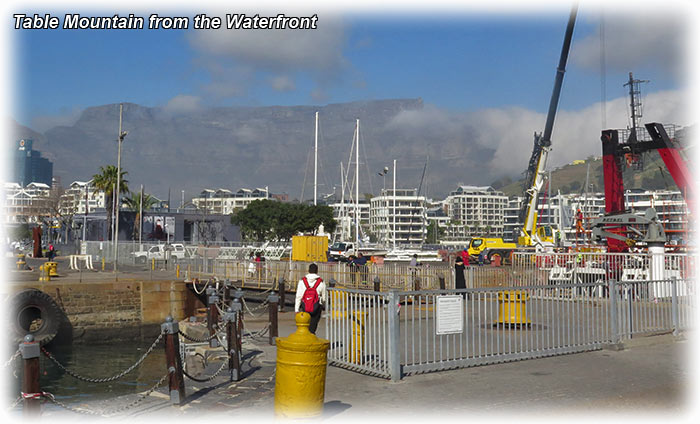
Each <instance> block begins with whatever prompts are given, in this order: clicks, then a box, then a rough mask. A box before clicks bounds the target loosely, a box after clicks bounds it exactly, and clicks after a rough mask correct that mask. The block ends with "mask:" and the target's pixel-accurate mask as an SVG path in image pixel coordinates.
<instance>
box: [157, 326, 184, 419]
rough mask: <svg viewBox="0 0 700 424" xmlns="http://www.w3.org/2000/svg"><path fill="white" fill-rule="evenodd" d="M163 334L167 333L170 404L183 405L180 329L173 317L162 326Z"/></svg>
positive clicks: (166, 351) (166, 346) (166, 355)
mask: <svg viewBox="0 0 700 424" xmlns="http://www.w3.org/2000/svg"><path fill="white" fill-rule="evenodd" d="M160 329H161V332H163V333H165V360H166V363H167V367H168V373H169V374H170V376H169V378H168V381H169V384H168V390H169V393H170V403H171V404H172V405H182V404H183V402H184V401H185V379H184V377H183V375H182V360H181V359H180V339H179V337H178V333H179V330H180V329H179V327H178V325H177V322H175V321H173V317H171V316H168V317H167V318H166V319H165V323H163V324H161V325H160Z"/></svg>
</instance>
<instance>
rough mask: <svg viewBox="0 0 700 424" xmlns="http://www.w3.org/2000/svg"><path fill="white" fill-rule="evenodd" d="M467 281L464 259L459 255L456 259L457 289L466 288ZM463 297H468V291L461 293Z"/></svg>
mask: <svg viewBox="0 0 700 424" xmlns="http://www.w3.org/2000/svg"><path fill="white" fill-rule="evenodd" d="M466 288H467V283H466V281H465V280H464V261H463V260H462V257H461V256H457V259H455V289H457V290H460V289H466ZM461 294H462V297H465V298H466V292H465V293H461Z"/></svg>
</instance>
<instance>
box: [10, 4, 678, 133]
mask: <svg viewBox="0 0 700 424" xmlns="http://www.w3.org/2000/svg"><path fill="white" fill-rule="evenodd" d="M33 10H39V9H36V8H34V9H22V8H21V7H18V6H17V5H15V7H14V8H13V9H12V11H13V12H17V11H26V12H31V11H33ZM229 11H231V10H230V9H229ZM233 11H234V12H236V10H233ZM679 11H682V8H680V9H679ZM65 12H72V13H82V14H83V15H88V16H99V15H112V14H113V13H115V11H114V10H108V9H104V10H103V11H101V12H95V11H91V10H88V9H85V10H81V9H79V8H78V9H72V10H70V11H68V10H57V11H55V12H54V15H55V16H59V17H61V18H62V17H63V13H65ZM197 12H200V10H193V9H192V10H190V13H189V14H190V16H192V15H193V14H194V13H197ZM348 12H351V11H348ZM568 12H569V11H568V6H567V7H557V8H553V7H552V8H550V9H549V10H547V8H545V10H544V11H542V12H541V13H537V12H535V13H525V12H516V13H514V14H509V15H507V14H505V13H504V12H500V13H499V12H496V13H490V14H486V13H484V12H480V11H478V10H477V11H473V10H460V9H456V10H455V12H454V13H451V14H450V15H451V17H449V18H448V17H446V15H445V14H444V13H441V14H435V13H430V11H425V12H423V13H420V14H411V15H402V16H398V15H397V14H392V13H391V9H389V12H387V13H381V14H380V13H372V12H371V11H370V12H369V13H363V14H360V13H345V11H343V10H342V9H341V10H334V11H332V12H329V13H324V12H319V25H320V29H319V30H317V31H315V32H313V33H311V34H310V36H299V37H297V34H290V37H286V36H281V37H279V36H278V35H277V34H271V32H270V31H267V32H265V31H260V32H258V33H256V32H255V31H247V32H245V33H243V32H241V31H240V30H239V31H238V32H236V31H233V30H229V31H203V30H192V29H190V30H171V31H164V30H149V29H143V30H132V31H127V30H73V31H68V30H12V31H11V32H12V40H13V43H14V53H13V56H14V57H13V59H14V60H12V61H11V63H14V64H15V65H16V66H15V68H14V72H15V75H16V82H17V85H16V96H15V101H14V102H13V103H12V106H11V114H12V117H13V118H14V119H16V120H17V121H18V122H20V123H21V124H23V125H28V126H31V127H32V128H35V129H37V130H40V131H41V130H45V129H47V128H46V127H48V126H51V125H54V124H59V123H64V122H65V123H70V121H71V120H74V119H75V118H76V117H77V115H78V114H79V112H80V110H82V109H84V108H86V107H90V106H96V105H102V104H108V103H118V102H134V103H138V104H141V105H146V106H154V107H156V106H167V105H171V106H175V107H207V106H221V105H310V104H327V103H337V102H346V101H355V100H365V99H383V98H413V97H422V98H423V99H424V101H425V102H426V103H427V104H431V105H434V106H436V107H437V108H440V109H441V110H445V111H449V112H459V111H474V110H480V109H489V108H506V107H512V106H517V107H522V108H525V109H528V110H531V111H534V112H538V113H545V112H546V110H547V106H548V103H549V97H550V95H551V89H552V82H553V80H554V74H555V68H556V64H557V61H558V58H559V52H560V49H561V44H562V40H563V34H564V29H565V26H566V22H567V18H568ZM126 13H128V12H121V14H122V15H124V14H126ZM648 13H652V12H648ZM665 13H668V11H666V12H665ZM138 14H139V15H141V16H146V15H147V14H148V12H146V13H138ZM209 14H210V15H218V16H223V14H224V13H216V12H211V13H209ZM290 14H293V13H290ZM161 15H164V16H167V14H166V13H163V12H161ZM170 15H171V16H174V15H176V13H174V12H172V13H170ZM338 15H340V16H338ZM599 16H600V14H599V11H598V10H597V9H596V8H593V7H587V5H586V4H585V2H584V3H583V4H582V5H581V6H580V9H579V19H578V21H577V23H576V30H575V33H574V41H573V48H572V55H571V57H570V62H569V65H568V67H567V74H566V78H565V83H564V84H565V89H564V90H563V92H562V99H561V104H560V107H561V108H562V109H563V110H567V109H568V110H572V111H573V110H579V109H582V108H586V107H589V106H591V105H593V104H595V103H596V102H599V101H600V100H601V72H600V66H599V63H598V61H599V58H600V55H599V51H592V50H596V49H597V47H596V46H597V45H599V38H598V37H599V35H598V34H599V28H600V27H599V22H600V21H599ZM644 16H647V17H648V16H649V14H646V15H645V14H644V13H642V14H641V15H640V16H638V17H637V18H635V19H634V20H633V22H637V23H639V26H638V27H637V28H635V27H634V25H631V24H628V25H627V26H625V25H621V24H620V21H619V19H618V18H619V16H617V17H615V15H614V11H612V12H611V14H610V15H609V16H608V18H607V19H608V20H607V21H606V22H607V26H606V55H607V56H606V57H607V61H608V65H609V66H608V67H607V68H606V72H605V78H606V81H607V85H606V94H607V96H606V97H607V99H610V100H612V99H615V98H619V97H621V96H624V88H623V87H622V84H623V83H624V81H625V80H626V78H627V72H628V71H634V72H635V75H636V76H638V77H639V78H643V79H648V80H651V81H652V82H651V83H650V84H647V85H646V86H645V87H644V89H645V91H646V93H647V94H650V93H654V92H662V91H667V90H683V89H684V87H685V79H684V77H683V73H684V72H685V71H684V69H685V68H684V67H685V66H687V65H684V64H683V63H681V62H682V60H681V58H680V57H678V56H682V55H681V54H675V55H674V53H673V52H671V53H669V52H668V51H667V50H669V49H671V50H672V49H676V50H678V45H677V44H678V43H676V45H674V44H673V43H674V42H675V41H676V40H678V39H680V40H683V39H684V37H685V36H684V35H677V34H675V33H674V34H673V36H669V34H668V31H669V29H668V28H660V29H659V28H653V26H649V25H648V20H647V21H645V19H644ZM426 17H427V18H426ZM6 19H7V21H8V24H9V25H8V26H10V27H11V26H12V25H13V24H14V19H13V18H12V14H11V13H9V14H8V16H7V17H6ZM668 19H669V20H671V21H673V23H674V25H673V26H674V27H677V26H678V24H677V22H676V21H677V20H680V21H683V19H682V18H681V17H680V15H679V14H678V13H670V15H669V17H668ZM642 23H644V24H642ZM620 26H622V27H623V28H620ZM660 26H661V27H665V25H660ZM680 26H681V27H683V25H682V22H681V25H680ZM625 28H627V31H628V32H629V33H626V32H625V31H626V30H625ZM630 28H631V29H630ZM273 32H274V31H273ZM640 32H641V33H646V35H645V36H644V37H641V38H642V41H643V42H645V43H646V45H647V46H649V44H652V45H653V47H654V49H661V51H663V52H664V53H663V54H662V55H661V56H659V54H658V53H656V54H655V53H654V52H653V51H645V47H644V45H641V46H640V45H635V44H634V42H633V40H635V39H640V36H639V35H638V33H640ZM649 32H652V33H655V34H656V38H654V37H653V36H650V35H649V34H648V33H649ZM280 33H281V32H280ZM652 35H653V34H652ZM258 38H260V40H261V41H259V40H258ZM649 40H651V42H650V41H649ZM642 41H640V43H641V42H642ZM257 42H260V43H261V45H262V46H268V47H269V48H267V49H264V48H263V49H262V50H266V51H267V54H266V53H265V52H262V53H260V52H255V51H253V49H251V48H249V46H250V45H252V44H255V43H257ZM227 43H229V44H227ZM654 43H656V44H654ZM586 46H587V47H586ZM630 46H631V48H629V49H627V47H630ZM624 50H630V51H624ZM649 50H652V49H649ZM657 51H658V50H657ZM285 55H288V56H285ZM668 55H670V56H672V57H671V59H670V60H668V59H667V58H666V56H668ZM620 56H624V57H629V58H630V60H629V61H628V62H627V63H625V61H624V60H621V59H620ZM618 62H620V63H618ZM625 65H628V66H625ZM183 105H184V106H183Z"/></svg>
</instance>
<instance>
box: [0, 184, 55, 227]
mask: <svg viewBox="0 0 700 424" xmlns="http://www.w3.org/2000/svg"><path fill="white" fill-rule="evenodd" d="M3 188H4V192H5V193H4V203H3V214H2V215H3V221H4V224H24V223H27V224H30V223H39V222H43V221H44V220H45V219H47V218H49V217H51V215H52V212H53V211H52V207H51V201H50V196H51V187H50V186H49V185H47V184H44V183H35V182H32V183H29V184H27V185H26V186H24V187H23V186H21V185H20V184H19V183H14V182H12V183H5V185H4V187H3Z"/></svg>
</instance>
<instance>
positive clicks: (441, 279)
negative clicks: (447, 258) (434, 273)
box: [438, 274, 445, 290]
mask: <svg viewBox="0 0 700 424" xmlns="http://www.w3.org/2000/svg"><path fill="white" fill-rule="evenodd" d="M438 282H439V284H440V290H445V276H444V275H442V274H440V275H438Z"/></svg>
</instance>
